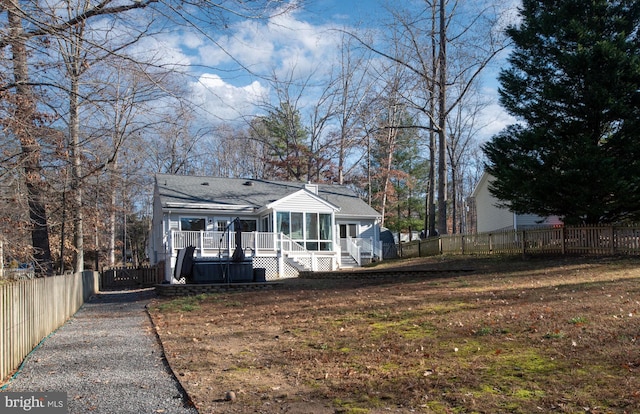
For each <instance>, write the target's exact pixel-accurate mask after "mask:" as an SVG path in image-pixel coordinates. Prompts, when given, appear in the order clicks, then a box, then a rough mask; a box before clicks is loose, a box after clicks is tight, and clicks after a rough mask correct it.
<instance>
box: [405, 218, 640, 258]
mask: <svg viewBox="0 0 640 414" xmlns="http://www.w3.org/2000/svg"><path fill="white" fill-rule="evenodd" d="M398 253H399V256H400V257H418V256H435V255H440V254H520V253H521V254H587V255H616V254H624V255H640V226H577V227H553V228H536V229H529V230H519V231H513V230H511V231H502V232H491V233H478V234H453V235H446V236H440V237H434V238H430V239H425V240H418V241H415V242H409V243H401V244H400V245H399V246H398Z"/></svg>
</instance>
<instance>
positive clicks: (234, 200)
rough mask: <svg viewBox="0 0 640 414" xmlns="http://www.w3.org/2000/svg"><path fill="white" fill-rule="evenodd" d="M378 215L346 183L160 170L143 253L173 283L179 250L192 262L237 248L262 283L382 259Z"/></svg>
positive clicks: (231, 251)
mask: <svg viewBox="0 0 640 414" xmlns="http://www.w3.org/2000/svg"><path fill="white" fill-rule="evenodd" d="M380 219H381V217H380V214H379V213H378V212H377V211H375V210H374V209H372V208H371V207H370V206H369V205H368V204H366V203H365V202H364V201H363V200H361V199H360V198H359V197H358V196H357V195H356V194H355V193H354V192H353V191H352V190H350V189H349V188H347V187H345V186H339V185H328V184H327V185H325V184H311V183H302V182H279V181H268V180H260V179H242V178H219V177H203V176H183V175H168V174H158V175H156V178H155V188H154V199H153V220H152V229H151V237H150V246H149V250H150V251H149V257H150V260H151V263H152V264H157V263H160V262H164V264H165V280H166V281H171V280H173V279H172V275H173V270H174V267H175V264H176V258H177V256H178V251H179V250H180V249H185V248H186V247H188V246H193V247H195V258H194V260H196V261H197V260H199V259H206V258H212V259H213V258H230V257H232V255H233V248H234V246H241V247H242V249H243V250H244V252H243V253H244V256H245V257H247V258H250V259H251V261H252V266H253V268H264V269H265V273H266V278H267V279H268V280H272V279H277V278H284V277H296V276H298V273H299V272H300V271H302V270H311V271H317V270H322V271H327V270H337V269H340V268H345V267H350V266H351V267H353V266H360V265H361V264H363V263H366V262H370V261H372V260H377V259H379V258H381V257H382V255H381V250H382V246H381V243H380ZM238 238H240V239H241V240H238Z"/></svg>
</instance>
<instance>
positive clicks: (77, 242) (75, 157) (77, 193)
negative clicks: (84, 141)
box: [69, 73, 84, 272]
mask: <svg viewBox="0 0 640 414" xmlns="http://www.w3.org/2000/svg"><path fill="white" fill-rule="evenodd" d="M76 75H77V74H76V73H74V74H72V76H71V92H70V93H69V139H70V141H71V142H70V151H71V163H72V164H71V190H72V194H73V209H72V211H73V224H74V226H73V228H74V232H73V235H74V237H73V241H74V243H73V244H74V247H75V249H76V251H75V265H74V268H75V271H76V272H82V271H83V270H84V214H83V211H82V184H81V180H82V170H81V168H82V160H81V153H80V120H79V115H78V76H76Z"/></svg>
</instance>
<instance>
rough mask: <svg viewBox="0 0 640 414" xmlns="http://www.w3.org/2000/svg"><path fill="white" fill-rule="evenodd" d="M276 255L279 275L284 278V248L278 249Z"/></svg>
mask: <svg viewBox="0 0 640 414" xmlns="http://www.w3.org/2000/svg"><path fill="white" fill-rule="evenodd" d="M276 257H277V258H278V277H279V278H280V279H282V278H283V277H284V257H282V249H278V253H276Z"/></svg>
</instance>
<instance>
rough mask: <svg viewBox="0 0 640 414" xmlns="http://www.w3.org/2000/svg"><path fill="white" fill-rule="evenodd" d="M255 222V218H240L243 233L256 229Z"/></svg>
mask: <svg viewBox="0 0 640 414" xmlns="http://www.w3.org/2000/svg"><path fill="white" fill-rule="evenodd" d="M256 226H257V222H256V221H255V220H240V227H241V228H242V232H243V233H251V232H252V231H256Z"/></svg>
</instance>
